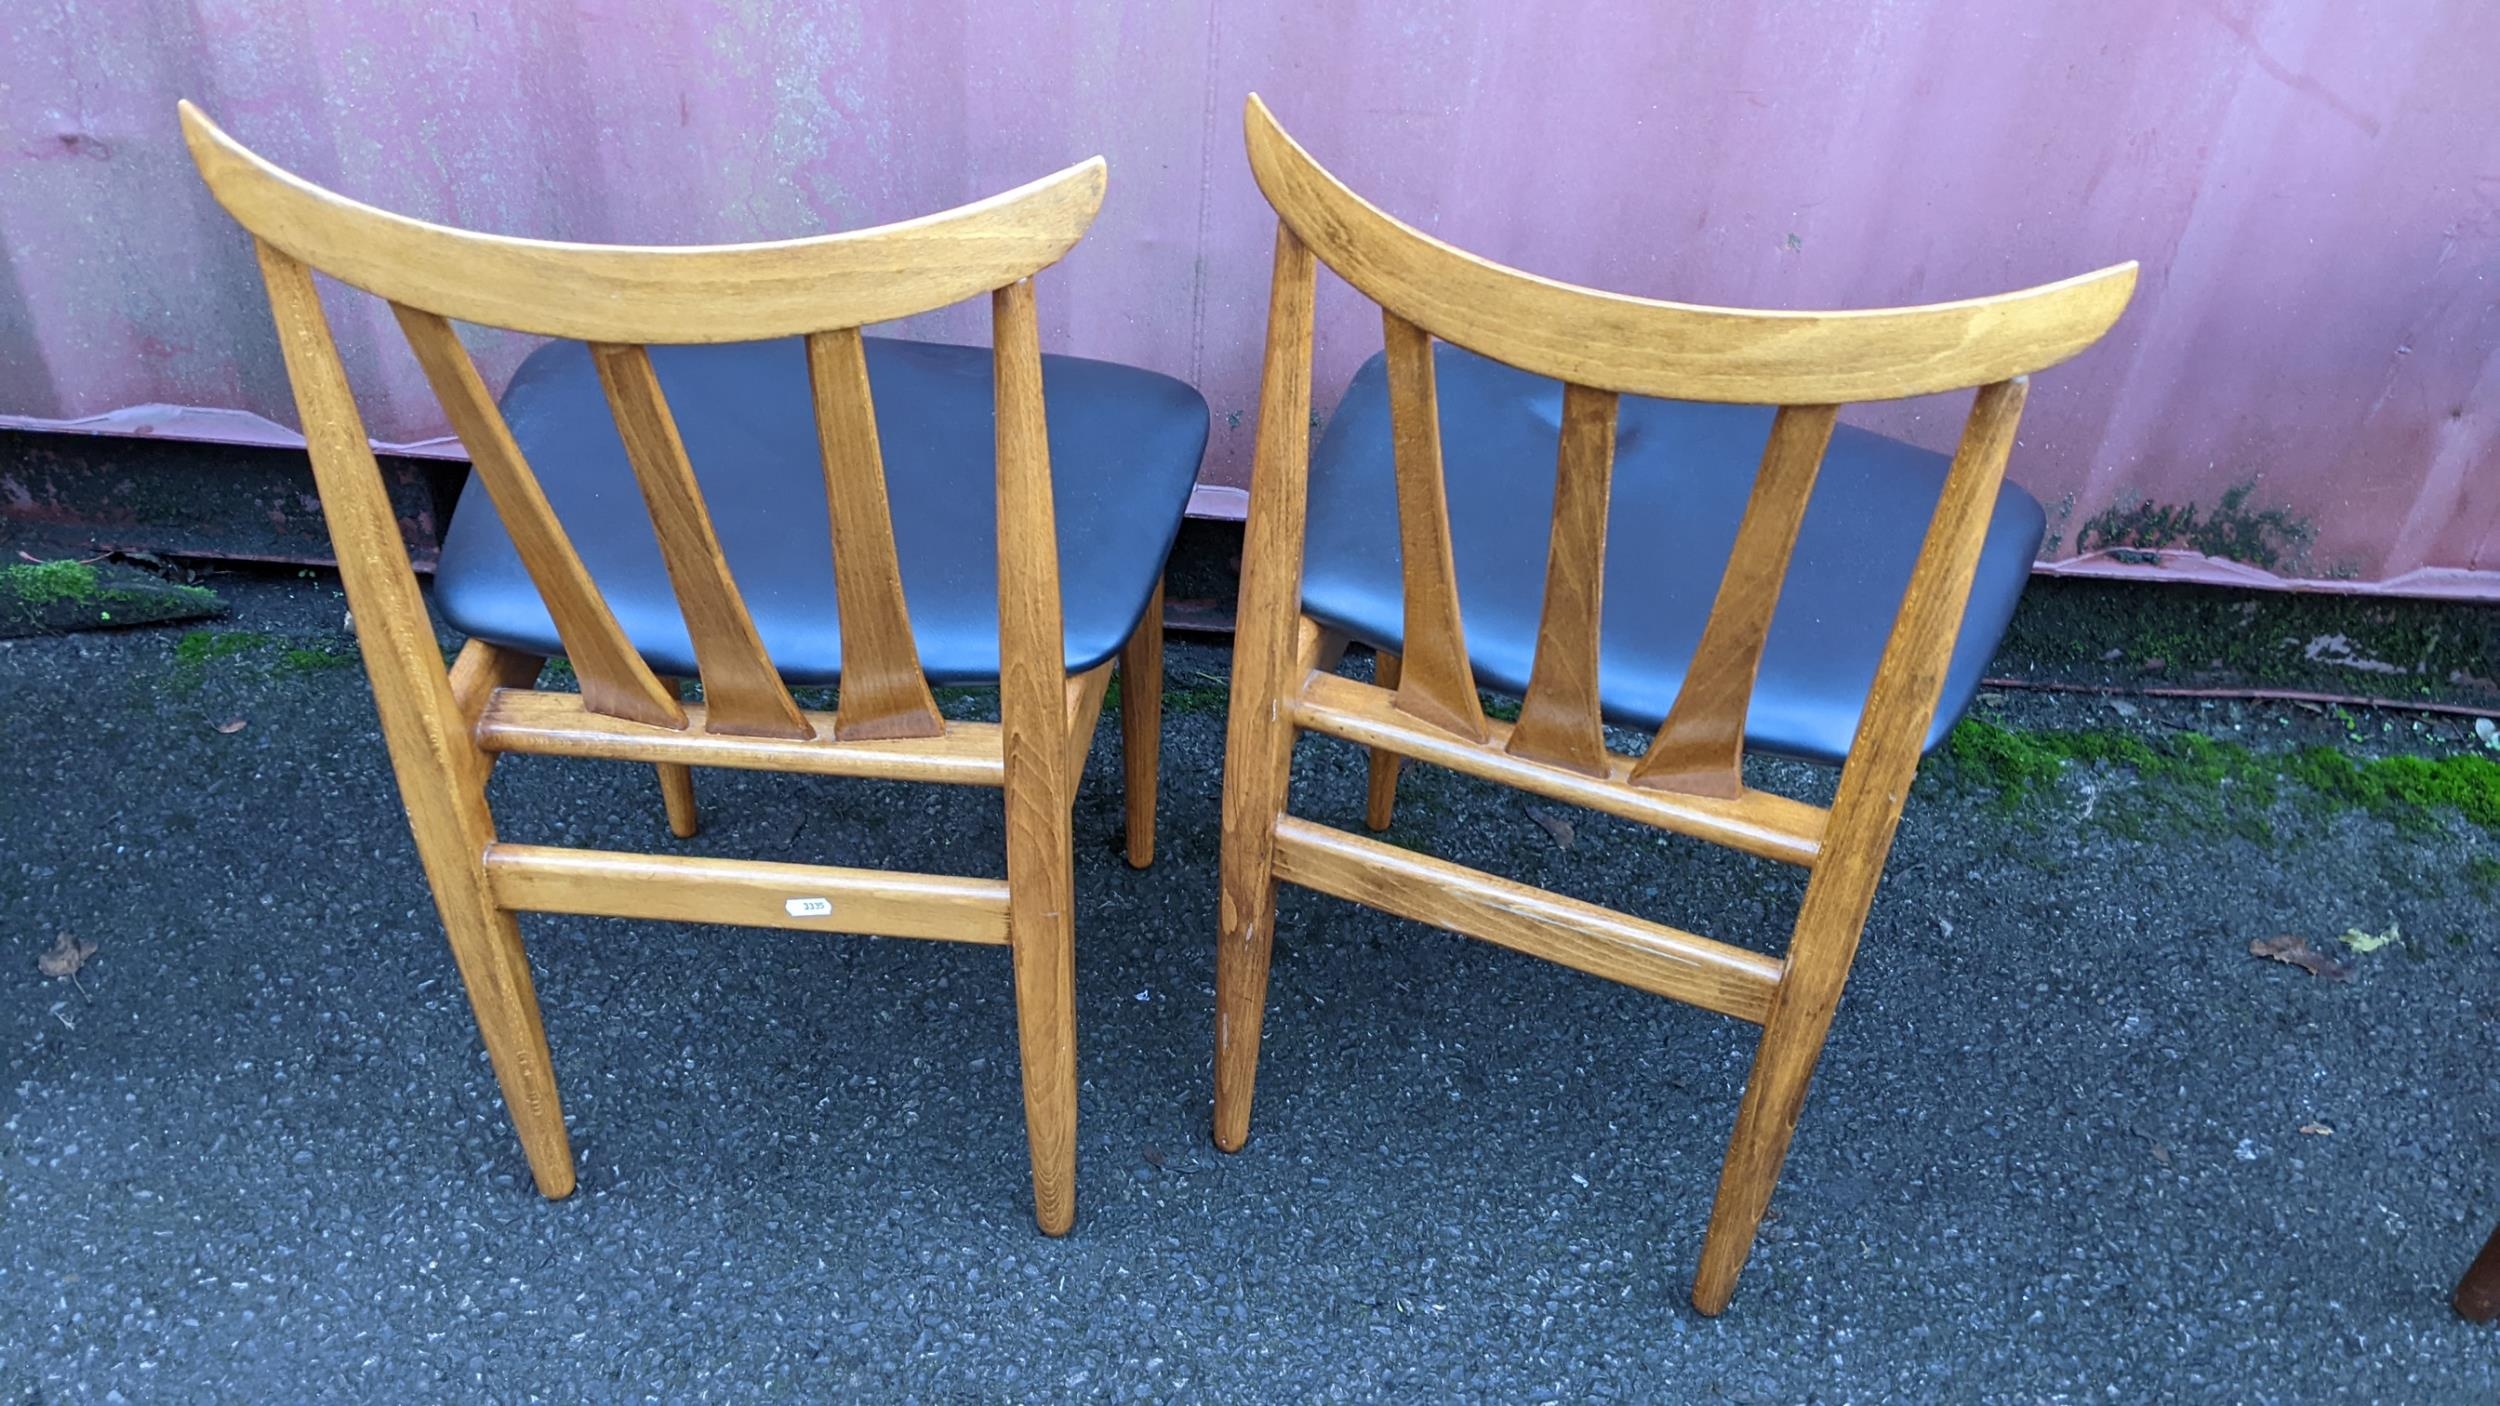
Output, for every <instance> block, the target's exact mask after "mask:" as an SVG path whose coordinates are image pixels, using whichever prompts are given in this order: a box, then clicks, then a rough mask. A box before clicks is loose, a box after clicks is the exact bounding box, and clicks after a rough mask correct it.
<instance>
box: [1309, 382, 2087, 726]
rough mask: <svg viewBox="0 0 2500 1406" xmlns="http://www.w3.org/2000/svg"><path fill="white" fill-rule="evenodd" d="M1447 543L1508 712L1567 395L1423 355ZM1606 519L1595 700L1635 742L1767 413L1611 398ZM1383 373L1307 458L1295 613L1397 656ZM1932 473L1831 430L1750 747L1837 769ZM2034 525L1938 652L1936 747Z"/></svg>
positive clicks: (2009, 493) (1676, 670)
mask: <svg viewBox="0 0 2500 1406" xmlns="http://www.w3.org/2000/svg"><path fill="white" fill-rule="evenodd" d="M1435 352H1436V360H1435V372H1436V377H1437V380H1438V382H1439V389H1440V407H1441V446H1442V457H1443V473H1444V482H1445V484H1446V489H1445V491H1446V492H1447V494H1448V497H1449V517H1450V538H1451V546H1452V550H1453V553H1454V555H1455V557H1456V562H1457V567H1458V595H1459V605H1460V610H1461V613H1462V616H1463V618H1464V620H1465V624H1466V632H1467V652H1468V654H1469V655H1470V656H1471V658H1472V659H1473V661H1474V665H1475V671H1476V677H1477V680H1478V681H1479V682H1480V683H1482V684H1484V685H1485V686H1486V687H1488V688H1494V689H1499V690H1502V691H1504V692H1508V693H1513V694H1516V693H1519V692H1521V691H1522V690H1524V689H1525V688H1526V686H1527V682H1528V674H1529V668H1530V665H1531V663H1532V662H1533V660H1534V658H1535V654H1536V635H1537V621H1538V612H1539V608H1540V605H1541V603H1542V601H1543V599H1544V586H1545V565H1546V561H1545V558H1546V551H1547V534H1548V532H1549V530H1550V528H1551V523H1552V518H1553V509H1554V453H1555V440H1556V437H1557V435H1558V434H1559V431H1560V426H1561V417H1562V394H1563V393H1562V385H1561V383H1559V382H1556V381H1550V380H1547V379H1545V378H1543V377H1540V376H1536V375H1533V374H1530V373H1528V372H1525V371H1520V370H1517V369H1515V368H1513V367H1510V366H1506V365H1504V364H1502V363H1500V362H1496V361H1492V360H1489V359H1487V358H1485V357H1481V356H1477V355H1475V354H1474V353H1472V352H1469V351H1466V350H1464V349H1463V348H1459V347H1454V346H1450V345H1448V344H1440V345H1438V346H1437V347H1436V348H1435ZM1620 405H1621V408H1620V413H1619V418H1618V422H1617V429H1616V449H1615V469H1614V479H1613V491H1612V495H1611V498H1610V501H1609V507H1608V513H1607V535H1606V562H1605V581H1604V592H1605V594H1604V602H1603V613H1602V617H1601V622H1600V626H1599V645H1598V690H1599V701H1600V705H1601V707H1602V710H1603V712H1604V714H1605V716H1606V719H1607V721H1609V722H1613V723H1617V724H1620V725H1623V726H1626V727H1637V728H1643V729H1650V728H1655V727H1657V726H1658V725H1659V724H1660V723H1661V722H1663V721H1664V720H1665V718H1666V715H1667V710H1668V708H1669V707H1670V706H1671V705H1672V704H1673V703H1674V702H1675V695H1676V690H1677V689H1678V688H1679V687H1680V686H1681V685H1682V683H1683V679H1684V671H1685V668H1686V666H1687V665H1688V664H1689V663H1690V662H1691V659H1692V655H1693V650H1694V647H1695V646H1696V645H1697V644H1698V643H1699V641H1700V638H1701V629H1702V625H1703V622H1704V621H1705V620H1706V619H1707V618H1708V617H1709V613H1710V606H1711V602H1712V600H1713V599H1714V598H1715V596H1716V595H1717V592H1718V589H1719V578H1720V576H1721V574H1722V573H1723V572H1724V571H1725V570H1726V568H1727V561H1728V555H1729V553H1730V551H1731V550H1732V549H1733V548H1734V545H1735V540H1736V527H1737V523H1738V520H1739V519H1740V518H1741V517H1742V516H1743V514H1744V511H1745V502H1746V498H1747V495H1748V494H1749V493H1750V492H1751V491H1752V487H1753V478H1754V470H1755V468H1756V466H1757V465H1758V464H1759V463H1760V462H1761V457H1762V448H1763V445H1764V443H1765V442H1766V441H1767V440H1768V439H1769V437H1770V429H1771V418H1772V414H1773V412H1772V410H1771V409H1769V408H1768V407H1761V406H1749V405H1716V404H1695V403H1689V402H1683V401H1662V400H1650V399H1644V398H1641V397H1637V396H1625V397H1623V398H1622V400H1621V403H1620ZM1390 455H1391V450H1390V432H1389V395H1388V378H1387V372H1386V370H1385V362H1384V360H1383V359H1382V358H1380V357H1374V358H1373V359H1372V360H1371V361H1370V362H1369V363H1367V364H1365V365H1364V367H1363V368H1362V370H1361V371H1359V372H1358V373H1356V375H1355V377H1354V381H1353V384H1352V385H1351V386H1350V387H1349V388H1348V389H1347V392H1346V396H1345V399H1344V401H1343V402H1342V403H1341V404H1340V405H1339V407H1338V409H1337V413H1336V415H1335V416H1334V417H1333V418H1332V419H1331V420H1330V421H1329V423H1328V428H1327V431H1326V433H1325V434H1324V435H1323V436H1322V438H1321V441H1320V444H1319V447H1318V449H1317V450H1316V451H1315V453H1314V454H1313V456H1312V460H1311V488H1310V495H1311V496H1310V519H1309V520H1310V527H1309V537H1308V541H1307V545H1306V547H1305V560H1304V567H1303V581H1302V601H1303V608H1304V610H1305V611H1307V612H1308V613H1309V614H1310V615H1311V616H1312V618H1314V619H1316V620H1318V621H1319V622H1320V623H1321V624H1323V625H1326V626H1329V627H1331V628H1333V629H1336V630H1340V631H1342V632H1344V633H1345V634H1346V635H1348V636H1349V637H1351V638H1353V639H1355V640H1357V641H1360V642H1362V643H1364V644H1369V645H1373V646H1376V647H1378V648H1382V649H1387V650H1390V651H1393V652H1394V651H1395V650H1397V649H1398V647H1399V640H1400V637H1401V635H1402V633H1403V630H1404V623H1405V622H1404V615H1403V609H1404V607H1403V592H1402V588H1401V582H1400V567H1399V552H1398V537H1397V488H1396V481H1395V478H1394V476H1393V469H1392V466H1391V457H1390ZM1946 462H1947V460H1946V458H1945V456H1943V455H1941V454H1936V453H1932V452H1930V451H1927V450H1924V449H1919V448H1916V447H1914V446H1912V445H1908V444H1904V443H1902V442H1900V441H1899V440H1894V439H1888V438H1886V437H1884V436H1882V435H1878V434H1874V433H1871V432H1869V431H1866V430H1862V429H1857V428H1854V427H1851V426H1847V425H1843V426H1840V427H1838V428H1836V429H1835V430H1834V431H1833V433H1832V439H1831V447H1830V450H1829V452H1828V453H1827V454H1826V455H1825V457H1824V460H1823V467H1822V471H1821V473H1820V475H1819V476H1818V477H1817V479H1816V481H1815V486H1814V496H1813V498H1812V499H1811V500H1810V501H1809V503H1808V505H1807V508H1806V514H1805V521H1804V524H1803V526H1802V527H1801V528H1800V529H1799V530H1798V534H1797V547H1796V552H1795V555H1794V556H1793V557H1792V558H1791V559H1790V563H1789V568H1788V575H1787V578H1786V583H1785V585H1784V586H1783V588H1782V590H1781V592H1780V598H1779V608H1778V611H1777V612H1776V613H1775V614H1774V616H1773V617H1772V622H1771V633H1770V637H1769V639H1768V641H1767V642H1766V643H1765V645H1764V647H1763V652H1762V669H1761V673H1760V674H1759V676H1758V678H1757V682H1756V685H1755V688H1754V693H1753V704H1752V708H1751V710H1750V712H1749V713H1748V714H1747V719H1746V732H1745V741H1746V745H1747V746H1748V747H1749V748H1752V749H1757V750H1760V751H1765V752H1770V753H1775V754H1778V755H1782V756H1789V757H1797V758H1802V759H1805V760H1810V761H1821V762H1834V763H1836V762H1839V761H1840V760H1841V759H1842V758H1843V757H1844V756H1845V755H1846V754H1847V752H1848V750H1849V742H1850V739H1851V737H1852V736H1854V735H1855V733H1856V731H1857V725H1858V714H1859V712H1860V710H1861V709H1862V708H1863V707H1864V705H1865V702H1866V694H1867V689H1868V688H1869V687H1870V686H1871V685H1872V684H1873V682H1874V679H1875V668H1876V662H1877V660H1878V658H1879V656H1880V655H1881V654H1882V652H1883V648H1884V641H1885V638H1886V636H1887V635H1888V634H1889V633H1890V631H1891V628H1892V619H1893V615H1894V613H1895V612H1896V611H1897V610H1899V608H1900V605H1901V598H1902V595H1903V594H1904V592H1905V591H1906V590H1907V588H1908V585H1909V579H1910V568H1911V566H1912V565H1913V563H1915V561H1916V560H1917V557H1918V551H1919V544H1920V542H1921V540H1922V538H1923V537H1924V535H1925V533H1926V531H1927V525H1928V519H1929V518H1930V517H1931V516H1932V515H1933V514H1934V512H1935V508H1936V500H1937V497H1938V495H1939V494H1940V492H1941V491H1942V489H1943V484H1944V472H1945V465H1946ZM2045 527H2046V519H2045V516H2044V515H2043V514H2042V512H2041V510H2040V504H2039V503H2038V501H2037V500H2035V499H2033V498H2032V497H2031V495H2030V494H2028V493H2025V492H2023V491H2022V490H2021V489H2019V488H2016V487H2014V486H2013V485H2011V484H2007V485H2006V486H2005V487H2004V489H2003V490H2002V492H2000V493H1999V495H1998V497H1997V504H1996V513H1995V516H1994V518H1993V519H1992V521H1991V522H1990V524H1989V527H1988V539H1987V546H1986V549H1985V551H1984V554H1983V555H1982V557H1981V559H1980V563H1979V570H1978V577H1977V580H1976V581H1975V582H1974V584H1973V585H1972V588H1971V595H1970V605H1969V608H1968V609H1967V611H1966V612H1965V613H1964V616H1963V620H1962V629H1961V633H1960V636H1959V638H1958V640H1957V641H1956V643H1955V646H1954V651H1953V664H1952V668H1951V670H1950V672H1949V673H1948V675H1947V677H1946V681H1945V688H1944V697H1943V700H1942V702H1941V703H1940V704H1939V705H1938V707H1937V711H1936V717H1935V724H1934V726H1933V727H1932V728H1931V729H1930V731H1929V734H1928V737H1927V743H1926V745H1928V746H1929V747H1933V746H1934V745H1935V744H1936V743H1937V742H1939V741H1941V740H1942V739H1943V738H1944V735H1945V734H1946V733H1947V732H1949V731H1951V730H1952V727H1953V725H1954V723H1955V722H1956V721H1958V720H1959V719H1960V718H1961V715H1962V713H1963V712H1964V710H1966V709H1967V708H1969V706H1970V703H1971V699H1972V697H1973V695H1974V694H1975V693H1976V692H1977V691H1978V687H1979V678H1980V674H1981V671H1982V670H1983V669H1984V667H1985V666H1986V664H1987V662H1988V657H1989V655H1991V654H1992V653H1994V652H1995V650H1996V646H1997V641H1998V640H1999V639H2000V638H2001V637H2002V636H2003V635H2004V633H2005V627H2006V624H2007V622H2008V621H2009V620H2011V619H2012V617H2013V613H2014V603H2015V600H2016V598H2017V597H2018V596H2019V595H2020V594H2021V592H2022V588H2023V583H2024V581H2025V579H2026V578H2027V577H2028V576H2029V574H2030V570H2031V563H2032V559H2033V557H2034V556H2036V555H2037V554H2038V552H2039V549H2040V541H2041V534H2042V532H2043V531H2044V529H2045Z"/></svg>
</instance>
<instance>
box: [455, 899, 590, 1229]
mask: <svg viewBox="0 0 2500 1406" xmlns="http://www.w3.org/2000/svg"><path fill="white" fill-rule="evenodd" d="M435 898H436V907H437V908H438V909H439V910H440V912H441V913H442V916H443V927H444V929H445V930H446V931H447V932H448V933H449V935H450V937H451V954H452V960H453V961H454V962H455V963H457V964H458V966H459V968H460V981H461V984H462V985H464V986H466V987H467V988H468V993H469V1009H470V1010H471V1011H472V1012H473V1013H474V1014H475V1015H476V1016H477V1029H478V1034H479V1036H480V1037H481V1038H483V1039H484V1041H485V1044H486V1058H487V1061H488V1062H489V1063H490V1064H492V1065H493V1066H494V1070H495V1082H496V1083H497V1084H498V1085H500V1086H501V1087H502V1089H503V1102H504V1107H505V1109H507V1110H508V1111H509V1112H510V1113H511V1115H512V1127H513V1131H515V1132H517V1133H518V1134H520V1137H521V1151H522V1155H524V1156H525V1157H527V1158H528V1159H529V1164H530V1177H531V1179H532V1180H533V1181H535V1182H536V1183H537V1184H538V1191H539V1194H540V1195H542V1196H545V1197H546V1198H547V1199H549V1200H551V1201H561V1200H563V1199H564V1198H565V1197H567V1196H570V1195H572V1194H573V1144H572V1139H571V1138H570V1137H569V1136H567V1135H566V1133H565V1129H564V1105H563V1102H562V1101H561V1100H560V1099H559V1098H558V1097H557V1094H556V1078H555V1066H554V1064H553V1062H552V1061H551V1060H550V1058H549V1056H548V1053H547V1031H546V1027H545V1026H544V1025H543V1024H542V1023H541V1022H540V1020H539V1015H538V992H537V988H536V987H535V985H534V984H533V983H532V982H531V981H530V967H529V958H528V957H527V956H526V955H525V954H524V953H523V951H522V947H521V925H520V924H519V922H517V921H516V920H515V919H514V918H513V915H512V914H511V913H509V912H506V911H504V910H502V909H498V908H495V907H494V906H492V904H491V903H489V902H488V901H487V900H486V899H485V896H484V895H483V894H475V895H459V896H456V897H455V896H454V895H451V894H446V893H443V892H441V891H440V890H439V889H438V890H437V891H436V895H435Z"/></svg>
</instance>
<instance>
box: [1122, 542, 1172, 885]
mask: <svg viewBox="0 0 2500 1406" xmlns="http://www.w3.org/2000/svg"><path fill="white" fill-rule="evenodd" d="M1162 751H1163V584H1162V583H1161V582H1157V583H1155V594H1154V599H1153V600H1150V601H1148V602H1147V603H1146V618H1145V619H1144V620H1143V621H1141V622H1139V624H1138V626H1137V632H1136V633H1135V634H1133V635H1130V636H1129V639H1128V643H1127V644H1126V645H1124V646H1122V647H1121V649H1120V765H1121V768H1122V770H1123V772H1124V775H1123V777H1122V780H1121V793H1122V797H1123V799H1124V800H1125V801H1126V803H1127V806H1128V863H1129V867H1130V868H1132V869H1143V868H1146V867H1147V866H1148V865H1151V864H1153V863H1154V862H1155V784H1156V779H1157V777H1156V774H1157V772H1158V771H1159V770H1160V768H1161V763H1162Z"/></svg>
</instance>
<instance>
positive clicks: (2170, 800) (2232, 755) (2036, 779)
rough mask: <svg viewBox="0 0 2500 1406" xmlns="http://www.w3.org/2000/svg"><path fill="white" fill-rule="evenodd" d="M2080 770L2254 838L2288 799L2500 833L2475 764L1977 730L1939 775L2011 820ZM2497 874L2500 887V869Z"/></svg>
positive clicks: (2499, 805)
mask: <svg viewBox="0 0 2500 1406" xmlns="http://www.w3.org/2000/svg"><path fill="white" fill-rule="evenodd" d="M2077 765H2085V766H2096V767H2111V768H2120V769H2124V770H2128V771H2131V772H2133V773H2134V774H2135V776H2136V777H2137V779H2138V780H2139V781H2140V782H2141V783H2142V793H2143V795H2144V796H2145V797H2146V798H2147V799H2149V800H2150V801H2151V802H2152V803H2153V804H2154V805H2155V807H2156V808H2157V809H2158V810H2160V811H2163V812H2166V813H2168V814H2169V815H2170V816H2172V817H2174V818H2180V819H2186V820H2190V821H2194V822H2198V823H2203V824H2211V823H2216V822H2219V823H2222V824H2224V825H2227V826H2229V827H2230V828H2234V829H2239V830H2242V831H2246V832H2252V833H2262V832H2263V831H2264V829H2265V825H2266V815H2267V813H2268V812H2269V811H2271V810H2272V809H2273V808H2274V805H2275V803H2276V801H2277V800H2279V799H2284V798H2287V797H2289V798H2293V799H2303V800H2306V801H2308V802H2310V803H2312V804H2314V805H2318V806H2322V807H2327V808H2341V809H2349V810H2360V811H2366V812H2368V813H2370V814H2372V815H2377V816H2381V817H2383V818H2386V819H2388V820H2392V821H2394V822H2396V823H2397V824H2399V825H2404V826H2414V825H2427V824H2430V823H2432V821H2433V818H2434V817H2436V816H2439V815H2442V814H2446V813H2451V812H2453V813H2455V814H2457V815H2461V816H2463V817H2465V818H2466V819H2467V820H2469V821H2471V822H2473V823H2474V824H2476V825H2478V826H2481V827H2482V828H2484V829H2486V830H2490V831H2493V832H2495V833H2500V761H2495V760H2493V759H2492V758H2490V757H2487V756H2479V755H2473V754H2459V755H2456V756H2447V757H2414V756H2404V757H2370V758H2355V757H2353V756H2350V755H2348V754H2346V753H2344V752H2340V751H2337V750H2336V749H2335V748H2332V747H2304V748H2301V749H2299V750H2297V751H2291V752H2261V751H2258V750H2256V749H2254V748H2251V747H2247V746H2244V745H2242V744H2240V743H2238V742H2232V741H2227V740H2223V739H2219V738H2214V737H2209V736H2206V735H2205V734H2204V733H2201V732H2177V733H2171V734H2168V735H2164V736H2154V737H2144V736H2138V735H2136V734H2134V733H2127V732H2117V731H2112V730H2108V729H2098V728H2095V729H2077V730H2051V731H2040V732H2031V731H2023V730H2018V729H2015V728H2009V727H2004V726H2000V725H1999V724H1996V723H1992V722H1987V721H1985V720H1982V719H1977V718H1974V719H1970V720H1967V721H1965V722H1963V723H1962V724H1961V725H1960V726H1959V727H1956V728H1955V729H1954V730H1953V734H1952V736H1951V737H1949V738H1947V739H1946V741H1945V745H1944V748H1943V750H1942V753H1941V761H1940V763H1939V769H1940V770H1941V771H1943V772H1945V773H1947V774H1949V775H1950V776H1951V777H1952V778H1953V779H1955V780H1957V781H1959V782H1962V783H1965V784H1977V785H1982V786H1986V787H1989V788H1992V789H1994V790H1995V791H1996V792H1997V795H1998V798H1999V800H2000V802H2001V803H2002V804H2004V805H2005V806H2006V807H2007V808H2009V809H2012V808H2018V807H2019V806H2020V805H2021V804H2022V802H2023V801H2025V800H2027V799H2030V798H2032V797H2035V796H2038V795H2041V794H2043V793H2045V792H2046V791H2048V790H2049V789H2050V788H2051V787H2053V786H2055V785H2056V784H2058V783H2059V782H2060V781H2061V780H2062V779H2063V778H2064V777H2065V776H2066V775H2067V773H2068V771H2069V770H2070V768H2072V767H2075V766H2077ZM2490 873H2491V875H2492V876H2493V877H2494V878H2500V863H2495V864H2493V865H2492V866H2491V868H2490Z"/></svg>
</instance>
